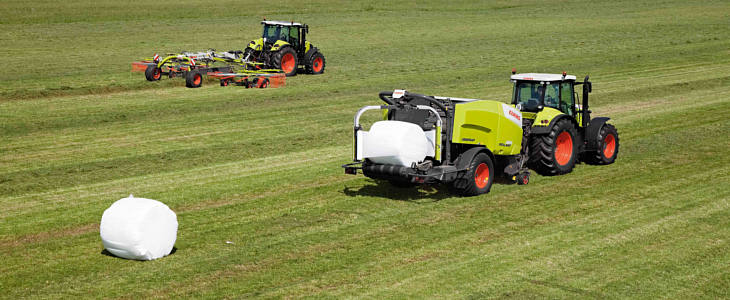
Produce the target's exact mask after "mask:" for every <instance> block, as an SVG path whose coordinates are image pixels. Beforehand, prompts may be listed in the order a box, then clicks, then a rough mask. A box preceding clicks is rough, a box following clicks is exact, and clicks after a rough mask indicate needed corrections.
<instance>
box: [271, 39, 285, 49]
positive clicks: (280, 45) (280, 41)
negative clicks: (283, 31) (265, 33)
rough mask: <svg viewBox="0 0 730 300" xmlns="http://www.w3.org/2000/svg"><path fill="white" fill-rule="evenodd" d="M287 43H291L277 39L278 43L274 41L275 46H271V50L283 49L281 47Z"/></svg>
mask: <svg viewBox="0 0 730 300" xmlns="http://www.w3.org/2000/svg"><path fill="white" fill-rule="evenodd" d="M286 45H289V43H288V42H285V41H282V40H278V41H276V43H274V45H273V46H271V51H279V49H281V47H284V46H286Z"/></svg>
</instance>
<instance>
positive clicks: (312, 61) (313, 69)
mask: <svg viewBox="0 0 730 300" xmlns="http://www.w3.org/2000/svg"><path fill="white" fill-rule="evenodd" d="M324 67H325V61H324V55H323V54H322V53H321V52H319V51H317V52H315V53H314V54H313V55H312V57H310V58H309V61H308V62H307V64H306V66H305V68H306V69H307V73H310V74H322V73H324Z"/></svg>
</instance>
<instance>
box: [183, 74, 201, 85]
mask: <svg viewBox="0 0 730 300" xmlns="http://www.w3.org/2000/svg"><path fill="white" fill-rule="evenodd" d="M201 85H203V74H200V72H197V71H190V72H188V74H187V75H186V76H185V86H186V87H189V88H199V87H200V86H201Z"/></svg>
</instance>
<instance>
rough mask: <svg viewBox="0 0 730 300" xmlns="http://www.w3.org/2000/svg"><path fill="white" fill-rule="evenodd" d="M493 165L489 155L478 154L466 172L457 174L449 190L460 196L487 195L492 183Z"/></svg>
mask: <svg viewBox="0 0 730 300" xmlns="http://www.w3.org/2000/svg"><path fill="white" fill-rule="evenodd" d="M494 175H495V173H494V163H493V162H492V159H491V158H490V157H489V155H487V154H485V153H479V154H477V155H476V156H474V158H473V159H472V160H471V162H470V163H469V167H468V169H467V170H466V171H463V172H459V174H458V175H457V178H456V180H454V182H453V184H452V185H451V188H452V190H453V191H454V192H456V193H458V194H459V195H462V196H476V195H481V194H485V193H489V189H491V188H492V182H493V181H494Z"/></svg>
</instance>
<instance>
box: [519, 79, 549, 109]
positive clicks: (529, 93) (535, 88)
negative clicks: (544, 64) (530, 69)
mask: <svg viewBox="0 0 730 300" xmlns="http://www.w3.org/2000/svg"><path fill="white" fill-rule="evenodd" d="M543 93H544V86H543V85H542V84H540V83H539V82H530V81H522V82H517V83H516V84H515V98H514V99H513V103H514V104H520V105H522V107H523V108H524V110H527V111H536V110H537V107H538V105H540V102H541V99H542V95H543Z"/></svg>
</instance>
